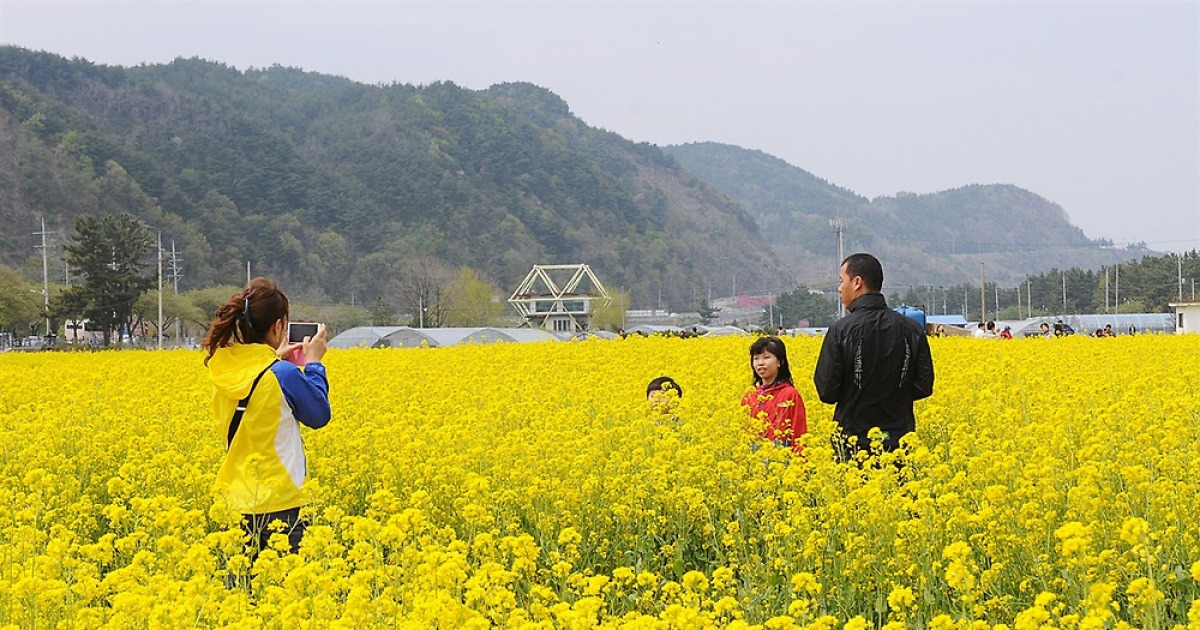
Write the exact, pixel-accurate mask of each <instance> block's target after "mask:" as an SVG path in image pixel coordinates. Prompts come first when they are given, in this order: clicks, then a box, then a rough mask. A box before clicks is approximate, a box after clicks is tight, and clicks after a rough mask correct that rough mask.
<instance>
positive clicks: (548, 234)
mask: <svg viewBox="0 0 1200 630" xmlns="http://www.w3.org/2000/svg"><path fill="white" fill-rule="evenodd" d="M0 138H3V139H5V141H6V142H7V144H8V146H10V147H11V151H8V152H7V153H9V154H10V155H11V156H12V157H13V159H12V160H10V161H8V162H4V161H3V160H2V159H0V212H2V213H4V215H5V216H3V217H0V218H3V219H5V220H6V221H9V222H10V223H11V224H12V225H15V226H17V227H18V230H19V232H21V233H25V232H32V231H34V230H33V229H31V228H32V227H33V226H34V224H35V223H36V220H37V216H38V215H45V216H46V218H47V221H48V223H49V224H50V228H51V229H52V230H54V231H56V232H57V233H58V234H60V235H66V234H69V233H70V219H71V218H72V217H73V216H75V215H78V214H86V213H92V214H106V213H111V212H117V211H122V210H127V211H130V212H132V213H133V214H135V215H136V216H138V217H139V218H140V219H142V220H143V221H144V222H146V223H147V224H148V225H150V226H151V227H153V228H154V229H156V230H162V231H163V232H164V233H166V234H168V235H169V237H170V238H171V239H173V240H178V241H180V247H181V249H182V252H183V258H184V260H185V264H187V265H189V267H190V275H189V276H188V278H187V281H186V284H187V285H188V286H207V285H211V284H221V283H229V282H230V281H231V280H232V279H237V278H240V277H243V275H244V267H245V264H246V261H247V260H250V261H251V262H252V264H253V266H254V268H255V269H256V270H258V271H261V272H262V273H267V274H270V275H272V276H274V277H276V278H277V279H279V280H281V281H283V282H285V283H286V284H287V285H290V286H296V285H299V286H301V287H304V289H305V290H307V291H308V292H309V293H311V294H312V296H311V297H313V298H314V299H319V298H328V299H334V300H342V301H345V300H347V299H348V298H349V299H353V297H354V296H355V295H357V296H358V297H359V299H373V297H374V295H378V294H381V293H383V294H388V293H389V292H394V289H393V288H392V287H391V286H390V284H389V283H391V281H392V279H393V278H394V277H395V276H396V274H398V273H401V268H402V266H403V264H402V263H403V262H404V261H409V260H414V259H420V258H427V257H432V258H435V259H437V260H439V261H441V262H442V263H443V264H444V265H446V266H458V265H471V266H473V267H475V268H477V269H479V270H481V271H482V272H483V273H484V274H485V275H487V276H489V277H491V278H492V279H494V280H495V281H496V284H497V286H498V287H499V288H500V290H501V291H502V292H503V291H504V290H505V289H508V288H511V287H512V286H515V284H516V283H517V282H518V281H519V280H520V278H521V277H523V276H524V274H525V273H526V272H527V271H528V269H529V268H530V267H531V266H532V265H533V264H535V263H561V262H587V263H589V264H590V265H591V266H592V268H593V269H594V270H596V272H597V273H598V274H600V276H601V279H602V281H603V282H605V284H607V285H609V286H610V287H614V288H625V289H627V290H629V291H630V292H631V293H632V294H633V296H634V300H635V303H636V304H654V303H659V301H660V300H661V302H662V303H663V304H664V305H666V306H671V307H674V308H686V307H687V306H689V305H691V304H692V303H693V302H694V299H695V297H696V295H698V294H699V292H700V291H701V290H703V289H704V288H705V286H706V285H708V284H710V283H711V284H718V283H719V284H722V285H723V284H724V283H725V282H727V280H725V278H727V277H729V276H731V274H732V273H746V272H747V271H749V272H750V273H752V274H754V275H758V276H763V277H779V276H782V275H785V273H784V268H783V266H782V265H781V264H780V263H779V262H778V260H777V259H776V258H775V257H774V255H773V254H772V253H771V252H770V251H769V250H766V249H765V248H761V247H756V244H757V243H758V242H760V241H761V240H762V235H761V234H760V233H759V231H758V226H757V224H756V223H755V222H754V221H753V220H752V219H751V218H750V217H749V215H748V214H746V212H745V211H744V210H742V208H741V207H740V206H738V204H737V203H735V202H733V201H732V200H731V199H729V198H728V197H727V196H726V195H724V194H723V193H720V192H719V191H717V189H715V188H714V187H712V186H710V185H709V184H707V183H706V182H702V181H700V180H698V179H696V178H695V177H693V176H692V175H691V174H690V173H687V172H686V171H684V170H683V169H682V168H681V167H680V166H679V165H678V163H677V162H676V161H675V160H674V159H672V158H670V157H669V156H667V155H665V154H664V153H663V152H662V151H661V150H659V149H658V148H657V147H654V146H652V145H648V144H645V143H640V144H639V143H634V142H631V141H629V140H626V139H624V138H621V137H620V136H618V135H616V134H613V133H611V132H607V131H602V130H599V129H594V128H591V127H589V126H587V125H586V124H584V123H583V122H582V121H580V120H579V119H578V118H577V117H575V116H574V115H573V114H571V113H570V109H569V107H568V106H567V105H566V102H565V101H563V100H562V99H561V98H560V97H558V96H557V95H554V94H553V93H552V92H549V91H548V90H545V89H543V88H539V87H536V86H533V85H532V84H526V83H512V84H498V85H496V86H492V87H491V88H488V89H487V90H478V91H475V90H467V89H464V88H460V87H458V86H456V85H454V84H453V83H449V82H437V83H433V84H429V85H424V86H413V85H406V84H392V85H381V86H370V85H364V84H360V83H356V82H353V81H350V80H348V79H343V78H340V77H330V76H327V75H321V74H318V73H310V72H305V71H303V70H299V69H295V68H283V67H278V66H276V67H271V68H266V69H259V70H247V71H238V70H235V69H233V68H230V67H229V66H226V65H224V64H220V63H214V62H209V61H203V60H198V59H177V60H175V61H173V62H171V63H169V64H159V65H143V66H138V67H133V68H121V67H110V66H97V65H95V64H91V63H90V62H87V61H85V60H67V59H64V58H62V57H59V56H56V55H53V54H50V53H34V52H30V51H25V50H23V49H18V48H14V47H0ZM116 192H119V193H120V195H117V194H116ZM26 240H28V239H26ZM29 245H30V243H25V242H21V240H20V239H19V238H15V237H14V238H11V239H7V240H6V241H0V259H2V260H6V261H8V262H10V263H13V264H20V263H22V262H23V261H25V260H28V258H29V255H28V252H29V251H30V250H29V249H27V247H28V246H29ZM22 250H23V251H22ZM732 270H736V272H735V271H732ZM660 296H661V297H660ZM389 299H391V297H389Z"/></svg>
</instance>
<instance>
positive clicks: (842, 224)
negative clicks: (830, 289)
mask: <svg viewBox="0 0 1200 630" xmlns="http://www.w3.org/2000/svg"><path fill="white" fill-rule="evenodd" d="M829 225H830V227H832V228H833V231H834V233H836V234H837V239H838V259H837V267H838V284H841V266H842V261H843V260H846V253H845V243H846V221H845V220H844V219H842V218H840V217H839V218H837V219H831V220H830V221H829ZM837 305H838V307H837V308H838V310H837V316H838V319H841V318H842V316H843V315H845V314H846V313H845V306H843V305H842V300H841V298H840V297H839V299H838V301H837Z"/></svg>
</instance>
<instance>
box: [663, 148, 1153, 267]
mask: <svg viewBox="0 0 1200 630" xmlns="http://www.w3.org/2000/svg"><path fill="white" fill-rule="evenodd" d="M664 150H665V151H666V152H667V153H669V154H670V155H672V156H673V157H674V158H675V159H677V160H678V161H679V162H680V163H681V164H682V165H683V166H684V167H685V168H687V169H688V170H689V171H691V172H693V173H695V174H696V175H697V176H699V177H701V178H704V179H705V180H707V181H709V182H711V183H712V184H713V185H714V186H716V187H717V188H719V189H720V190H722V191H723V192H725V193H727V194H728V195H729V196H731V197H733V198H734V199H736V200H737V201H739V202H740V203H741V204H742V206H743V207H744V208H745V209H746V211H747V212H749V213H750V214H751V215H752V216H753V217H754V218H755V220H757V221H758V223H759V225H760V227H761V228H762V231H763V234H764V235H765V236H766V238H767V241H768V242H769V243H771V245H772V246H774V248H775V251H776V252H777V254H778V255H779V257H780V260H782V261H783V262H784V263H785V264H787V265H788V266H789V267H790V268H791V269H792V271H793V273H794V274H795V275H796V277H797V278H798V279H799V280H800V281H801V282H803V283H807V284H810V285H816V286H825V285H827V284H829V282H831V281H832V282H836V278H835V276H836V271H830V270H831V268H832V269H836V262H835V261H836V260H837V254H838V237H837V232H836V228H835V227H834V222H835V221H839V220H840V222H841V224H842V225H843V226H844V228H843V229H844V235H843V236H844V246H845V252H846V253H847V254H849V253H851V252H855V251H870V252H874V253H877V254H879V255H880V256H881V257H882V258H883V259H884V262H885V270H886V272H887V274H886V276H887V280H886V284H888V285H890V286H892V287H902V286H909V285H928V284H932V285H954V284H958V283H961V282H964V281H966V282H971V281H974V282H978V279H979V272H980V269H979V263H981V262H982V263H985V273H986V275H987V280H988V282H993V281H994V282H1000V283H1002V284H1009V285H1015V284H1017V283H1018V282H1021V281H1022V280H1024V279H1025V276H1026V275H1028V274H1033V273H1039V272H1042V271H1045V270H1047V269H1051V268H1058V269H1065V268H1069V267H1075V266H1077V267H1081V268H1085V269H1086V268H1096V267H1099V266H1100V265H1104V264H1111V263H1114V262H1118V261H1121V260H1129V259H1132V258H1136V257H1139V256H1142V255H1144V254H1145V250H1144V249H1137V250H1126V249H1114V248H1112V247H1111V246H1109V244H1108V243H1106V242H1103V241H1093V240H1091V239H1089V238H1087V236H1085V235H1084V233H1083V231H1082V230H1080V229H1079V228H1078V227H1075V226H1074V225H1072V224H1071V223H1070V220H1069V219H1068V217H1067V213H1066V212H1065V211H1064V210H1063V209H1062V208H1061V207H1060V206H1058V205H1057V204H1054V203H1052V202H1050V201H1048V200H1046V199H1044V198H1042V197H1040V196H1038V195H1036V194H1034V193H1032V192H1029V191H1027V190H1024V189H1021V188H1018V187H1016V186H1010V185H999V184H997V185H986V186H985V185H970V186H965V187H962V188H957V189H954V190H947V191H942V192H936V193H931V194H923V195H917V194H911V193H899V194H897V195H896V196H894V197H878V198H875V199H867V198H865V197H862V196H860V195H857V194H855V193H853V192H851V191H849V190H846V189H844V188H840V187H838V186H835V185H833V184H831V183H829V182H827V181H825V180H823V179H820V178H818V177H816V176H814V175H812V174H811V173H808V172H806V171H804V170H802V169H800V168H797V167H795V166H792V165H790V164H788V163H787V162H785V161H783V160H781V159H779V158H776V157H772V156H770V155H767V154H766V153H763V152H761V151H753V150H748V149H743V148H741V147H736V146H732V145H727V144H718V143H712V142H705V143H695V144H684V145H677V146H669V147H665V148H664Z"/></svg>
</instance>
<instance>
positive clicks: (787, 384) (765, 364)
mask: <svg viewBox="0 0 1200 630" xmlns="http://www.w3.org/2000/svg"><path fill="white" fill-rule="evenodd" d="M750 372H751V373H752V375H753V380H754V389H752V390H750V391H749V392H746V395H745V396H744V397H743V398H742V405H743V406H745V407H746V408H747V410H748V411H749V413H750V417H751V418H754V419H757V420H761V421H762V422H763V426H762V432H761V433H760V434H759V437H761V438H762V439H764V440H770V441H771V442H774V443H775V444H776V445H778V446H786V447H788V448H790V449H792V452H793V453H796V454H797V455H799V454H800V452H801V450H803V444H801V442H800V436H802V435H804V434H805V433H807V432H808V419H807V416H806V414H805V411H804V400H803V399H802V398H800V392H797V391H796V387H795V386H794V385H792V368H791V365H790V364H788V358H787V347H786V346H784V344H783V340H781V339H780V338H779V337H760V338H758V339H757V340H755V341H754V343H753V344H751V345H750Z"/></svg>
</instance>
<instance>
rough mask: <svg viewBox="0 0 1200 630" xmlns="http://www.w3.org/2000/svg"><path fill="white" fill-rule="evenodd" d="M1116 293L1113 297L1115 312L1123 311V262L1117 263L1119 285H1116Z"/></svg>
mask: <svg viewBox="0 0 1200 630" xmlns="http://www.w3.org/2000/svg"><path fill="white" fill-rule="evenodd" d="M1114 290H1115V291H1116V293H1115V294H1114V297H1113V312H1114V313H1120V312H1121V263H1117V286H1116V287H1114Z"/></svg>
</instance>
